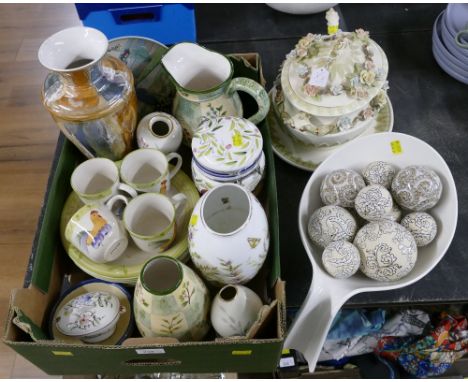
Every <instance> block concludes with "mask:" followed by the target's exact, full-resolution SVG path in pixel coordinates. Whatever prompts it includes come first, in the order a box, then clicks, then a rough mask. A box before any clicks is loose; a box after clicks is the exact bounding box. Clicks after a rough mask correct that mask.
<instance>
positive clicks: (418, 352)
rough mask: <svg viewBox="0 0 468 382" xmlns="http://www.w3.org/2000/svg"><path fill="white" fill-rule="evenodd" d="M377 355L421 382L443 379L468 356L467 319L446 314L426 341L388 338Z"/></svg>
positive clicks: (411, 338)
mask: <svg viewBox="0 0 468 382" xmlns="http://www.w3.org/2000/svg"><path fill="white" fill-rule="evenodd" d="M376 352H377V353H378V354H379V355H380V356H382V357H385V358H387V359H390V360H393V361H396V362H398V363H399V364H400V365H401V366H402V367H403V368H404V369H405V370H406V371H407V372H408V373H409V374H410V375H412V376H414V377H417V378H425V377H434V376H438V375H441V374H443V373H445V371H447V369H448V368H449V367H450V366H452V364H453V363H454V362H455V361H456V360H457V359H459V358H461V357H463V356H464V355H465V354H466V353H467V352H468V321H467V319H466V317H464V316H450V315H448V314H447V313H442V314H441V317H440V321H439V323H438V324H437V326H436V327H435V328H434V329H432V330H431V332H430V333H429V334H428V335H427V336H424V337H422V338H421V337H414V336H411V337H404V338H397V337H384V338H382V339H381V340H380V341H379V342H378V344H377V349H376Z"/></svg>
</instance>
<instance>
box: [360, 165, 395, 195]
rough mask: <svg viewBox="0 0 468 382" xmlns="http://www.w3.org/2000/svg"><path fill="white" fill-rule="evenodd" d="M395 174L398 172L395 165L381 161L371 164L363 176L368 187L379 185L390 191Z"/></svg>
mask: <svg viewBox="0 0 468 382" xmlns="http://www.w3.org/2000/svg"><path fill="white" fill-rule="evenodd" d="M395 174H396V171H395V167H394V166H393V165H391V164H390V163H387V162H383V161H380V160H379V161H375V162H372V163H369V165H368V166H367V167H366V168H365V169H364V171H363V173H362V176H363V177H364V180H365V181H366V183H367V184H368V185H371V184H378V185H380V186H383V187H385V188H388V189H389V188H390V187H391V185H392V180H393V178H394V177H395Z"/></svg>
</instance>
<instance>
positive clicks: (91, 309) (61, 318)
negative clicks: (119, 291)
mask: <svg viewBox="0 0 468 382" xmlns="http://www.w3.org/2000/svg"><path fill="white" fill-rule="evenodd" d="M119 311H120V302H119V299H118V298H117V297H115V296H114V295H113V294H111V293H108V292H89V293H84V294H82V295H79V296H78V297H76V298H74V299H73V300H71V301H70V302H68V303H67V304H66V305H64V306H63V308H62V309H61V310H60V312H59V313H58V314H57V315H56V317H55V324H56V326H57V329H58V330H59V331H60V332H61V333H63V334H65V335H68V336H76V337H81V336H85V335H89V334H91V333H94V332H98V331H100V330H102V329H104V328H105V327H106V326H107V325H109V324H110V323H112V322H113V321H114V319H115V318H116V316H117V315H118V314H119Z"/></svg>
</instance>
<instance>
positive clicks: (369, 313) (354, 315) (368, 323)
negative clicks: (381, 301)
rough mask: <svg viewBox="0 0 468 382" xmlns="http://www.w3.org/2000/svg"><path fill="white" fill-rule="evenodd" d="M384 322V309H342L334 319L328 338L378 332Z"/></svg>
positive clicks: (343, 337) (337, 338)
mask: <svg viewBox="0 0 468 382" xmlns="http://www.w3.org/2000/svg"><path fill="white" fill-rule="evenodd" d="M384 323H385V310H383V309H376V310H367V309H341V310H340V311H339V312H338V314H337V315H336V317H335V319H334V320H333V323H332V326H331V329H330V331H329V332H328V334H327V340H340V339H345V338H350V337H355V336H363V335H366V334H369V333H374V332H378V331H379V330H380V329H381V328H382V326H383V324H384Z"/></svg>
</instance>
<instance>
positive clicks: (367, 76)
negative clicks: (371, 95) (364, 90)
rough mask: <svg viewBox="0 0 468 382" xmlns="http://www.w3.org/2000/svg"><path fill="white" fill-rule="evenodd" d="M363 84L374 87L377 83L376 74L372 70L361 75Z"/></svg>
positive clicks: (364, 71)
mask: <svg viewBox="0 0 468 382" xmlns="http://www.w3.org/2000/svg"><path fill="white" fill-rule="evenodd" d="M359 80H360V81H361V84H364V85H367V86H372V85H373V84H374V82H375V72H373V71H370V70H362V71H361V73H360V74H359Z"/></svg>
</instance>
